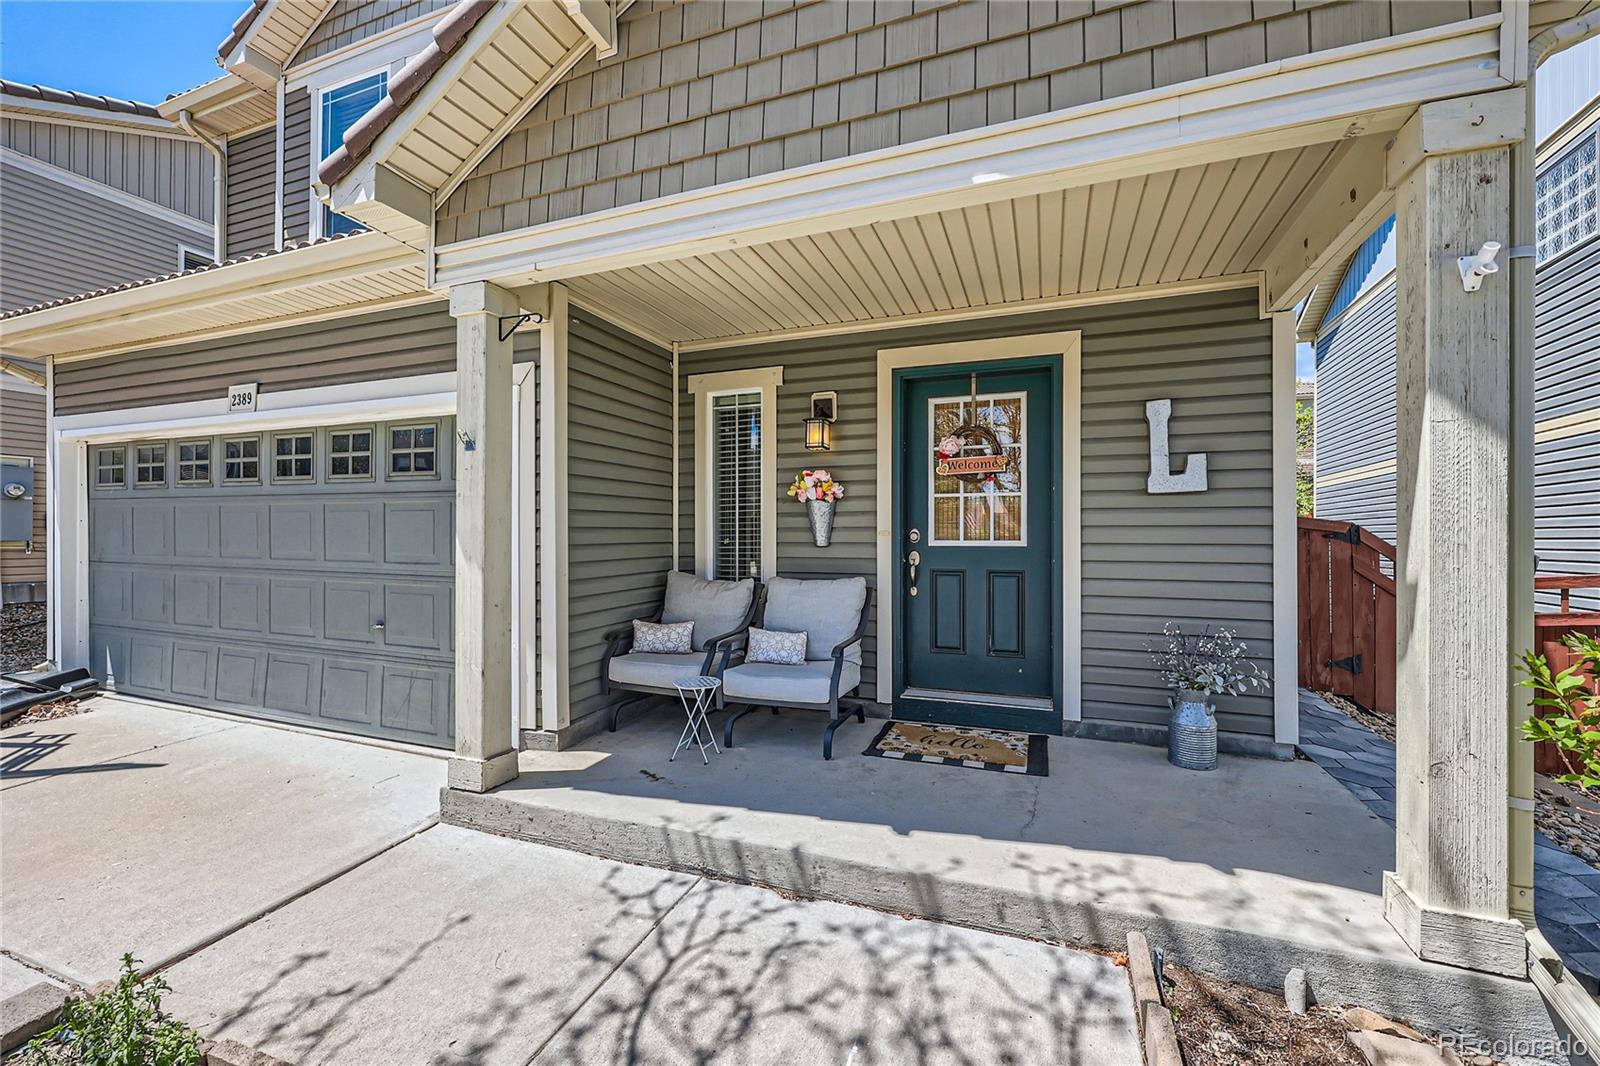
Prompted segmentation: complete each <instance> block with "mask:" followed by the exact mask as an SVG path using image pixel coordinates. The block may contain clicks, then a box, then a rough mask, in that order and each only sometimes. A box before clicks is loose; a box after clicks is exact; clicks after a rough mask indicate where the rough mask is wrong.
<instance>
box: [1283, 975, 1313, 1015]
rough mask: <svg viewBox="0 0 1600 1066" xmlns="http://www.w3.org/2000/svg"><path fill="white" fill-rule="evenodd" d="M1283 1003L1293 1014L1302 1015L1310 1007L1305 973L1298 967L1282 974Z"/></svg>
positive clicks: (1308, 987) (1309, 988)
mask: <svg viewBox="0 0 1600 1066" xmlns="http://www.w3.org/2000/svg"><path fill="white" fill-rule="evenodd" d="M1283 1002H1284V1003H1285V1004H1286V1005H1287V1006H1288V1008H1289V1010H1291V1011H1292V1012H1294V1013H1295V1014H1304V1013H1305V1012H1306V1010H1307V1008H1309V1007H1310V1006H1311V986H1310V985H1309V984H1307V983H1306V972H1305V971H1304V970H1302V969H1300V967H1298V966H1296V967H1295V968H1294V969H1292V970H1290V971H1289V972H1288V973H1286V974H1284V977H1283Z"/></svg>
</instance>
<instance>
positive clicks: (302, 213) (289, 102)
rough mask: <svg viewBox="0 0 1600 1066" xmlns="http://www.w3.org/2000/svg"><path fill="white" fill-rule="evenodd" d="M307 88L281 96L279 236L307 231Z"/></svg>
mask: <svg viewBox="0 0 1600 1066" xmlns="http://www.w3.org/2000/svg"><path fill="white" fill-rule="evenodd" d="M312 151H313V148H312V145H311V91H310V90H309V89H301V90H300V91H298V92H292V93H286V94H284V97H283V239H284V241H285V242H286V243H287V242H290V241H303V240H305V239H306V238H307V237H308V236H310V234H311V207H312V204H311V156H312Z"/></svg>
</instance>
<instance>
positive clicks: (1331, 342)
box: [1314, 275, 1395, 542]
mask: <svg viewBox="0 0 1600 1066" xmlns="http://www.w3.org/2000/svg"><path fill="white" fill-rule="evenodd" d="M1394 337H1395V282H1394V277H1393V276H1392V275H1391V276H1390V277H1389V279H1388V280H1386V281H1383V282H1381V283H1379V284H1378V285H1377V286H1375V287H1374V288H1373V290H1372V292H1371V293H1370V294H1369V295H1368V296H1367V298H1366V299H1364V300H1363V301H1362V302H1361V303H1359V304H1357V305H1355V306H1354V307H1353V308H1351V309H1350V310H1348V311H1347V312H1346V313H1345V314H1344V315H1343V316H1342V317H1341V318H1340V319H1339V320H1338V321H1336V322H1334V323H1333V325H1332V326H1331V327H1329V328H1328V329H1325V330H1324V331H1323V332H1322V334H1321V335H1320V336H1318V337H1317V406H1316V422H1315V427H1316V450H1315V454H1316V471H1317V477H1316V480H1315V482H1314V487H1315V496H1316V504H1315V507H1316V514H1317V516H1318V517H1320V518H1335V519H1341V520H1344V521H1348V522H1355V523H1357V524H1358V525H1361V526H1364V527H1366V528H1367V529H1370V530H1371V531H1372V532H1373V533H1375V534H1377V535H1378V536H1380V537H1382V538H1383V539H1384V540H1387V541H1390V542H1392V541H1393V540H1394V538H1395V511H1394V473H1393V470H1392V468H1391V470H1390V472H1388V473H1385V474H1378V475H1375V476H1373V477H1367V478H1362V479H1361V480H1359V481H1345V482H1340V483H1337V484H1333V485H1324V484H1323V482H1324V480H1325V479H1327V478H1330V477H1333V476H1335V475H1338V474H1341V473H1344V472H1346V471H1350V470H1355V469H1357V468H1359V467H1365V466H1371V465H1373V464H1375V463H1384V462H1388V463H1393V462H1394V458H1395V432H1394V427H1395V410H1394V396H1395V391H1394V386H1395V347H1394V345H1395V340H1394Z"/></svg>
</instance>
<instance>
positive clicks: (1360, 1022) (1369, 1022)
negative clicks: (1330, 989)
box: [1339, 1007, 1427, 1043]
mask: <svg viewBox="0 0 1600 1066" xmlns="http://www.w3.org/2000/svg"><path fill="white" fill-rule="evenodd" d="M1339 1019H1340V1021H1342V1022H1344V1026H1345V1028H1346V1029H1349V1030H1351V1031H1352V1032H1369V1033H1383V1034H1385V1035H1387V1036H1398V1037H1400V1038H1401V1039H1403V1040H1412V1041H1415V1042H1417V1043H1421V1042H1423V1041H1424V1040H1426V1039H1427V1038H1426V1037H1424V1036H1423V1035H1422V1034H1421V1033H1419V1032H1417V1031H1416V1030H1415V1029H1413V1028H1411V1026H1409V1025H1407V1024H1405V1023H1404V1022H1397V1021H1393V1020H1391V1019H1389V1018H1385V1017H1384V1016H1383V1015H1381V1014H1379V1013H1378V1012H1377V1011H1373V1010H1368V1009H1367V1008H1365V1007H1347V1008H1345V1011H1344V1013H1343V1014H1341V1015H1340V1016H1339Z"/></svg>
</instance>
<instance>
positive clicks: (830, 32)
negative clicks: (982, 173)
mask: <svg viewBox="0 0 1600 1066" xmlns="http://www.w3.org/2000/svg"><path fill="white" fill-rule="evenodd" d="M1297 8H1298V9H1299V10H1297ZM1307 8H1309V10H1306V9H1307ZM1492 10H1496V5H1494V4H1493V3H1490V2H1487V0H1471V2H1469V0H1437V2H1432V3H1400V2H1396V3H1379V2H1365V0H1363V2H1348V0H1340V2H1335V3H1329V4H1319V5H1315V6H1313V5H1310V4H1304V3H1302V4H1289V3H1286V2H1285V3H1257V4H1255V5H1254V6H1252V5H1251V4H1250V3H1249V2H1246V0H1237V2H1217V0H1210V2H1204V3H1202V2H1190V0H1182V2H1177V0H1142V2H1138V3H1121V4H1117V3H1094V4H1091V3H1089V2H1087V0H1078V2H1072V0H1068V2H1063V3H1060V4H1056V3H1022V2H1020V0H994V2H987V0H945V2H938V0H935V2H930V3H917V4H912V3H906V2H879V3H871V2H867V0H859V2H848V3H846V2H841V0H821V2H806V3H798V4H796V3H792V2H782V0H780V2H776V3H766V4H757V3H727V4H723V3H711V2H699V3H688V4H681V5H680V4H674V3H642V2H641V3H636V4H634V5H633V7H631V8H630V9H629V10H628V12H627V13H626V14H625V16H624V18H623V21H622V24H621V41H620V47H619V51H618V54H617V55H616V56H615V57H614V58H611V59H608V60H605V61H596V60H595V59H594V58H593V57H592V56H591V57H590V58H587V59H585V60H584V61H583V62H581V63H580V64H579V65H578V66H577V67H576V68H574V70H573V71H572V73H571V74H570V75H568V77H567V78H566V79H564V81H563V82H562V83H561V84H560V85H557V86H556V87H555V88H554V90H553V91H552V92H551V93H550V94H549V95H548V96H547V97H546V98H545V99H544V100H542V101H541V102H540V103H539V104H538V105H537V106H535V107H534V109H533V110H532V111H531V112H530V113H529V115H528V116H527V117H526V118H525V119H523V120H522V121H521V122H520V123H519V124H518V125H517V127H516V128H515V129H514V130H513V131H512V132H511V133H510V134H509V135H508V136H507V137H506V138H505V139H504V141H503V142H502V143H501V144H500V145H499V146H498V147H497V148H496V149H495V150H494V151H493V152H492V153H491V154H490V155H489V156H488V157H487V158H486V159H485V160H484V161H483V162H482V163H481V164H479V165H478V167H477V168H475V169H474V171H473V173H472V175H471V177H470V178H469V180H468V181H467V182H465V183H464V184H463V185H462V186H461V187H460V188H459V189H458V190H456V192H455V193H454V194H452V195H451V196H450V198H449V199H448V200H447V201H446V203H445V204H444V205H443V207H442V209H441V211H440V213H439V219H438V221H439V230H438V239H439V241H440V243H447V242H449V241H454V240H465V239H467V238H471V237H477V236H481V235H484V234H489V233H496V232H501V231H504V230H510V229H516V228H519V227H522V226H528V225H537V224H539V223H541V222H545V221H547V220H551V219H559V218H565V217H569V216H573V215H578V214H584V213H588V212H591V211H599V210H604V209H605V208H609V207H612V206H616V205H620V204H626V203H633V202H637V201H641V200H649V199H653V198H655V197H658V196H669V195H671V194H673V193H676V192H680V191H685V190H690V189H698V188H704V187H707V186H711V185H716V184H720V183H723V182H728V181H734V180H738V179H740V178H744V177H750V176H755V175H759V174H767V173H771V172H773V171H777V170H783V169H786V168H791V167H797V166H803V165H805V164H808V163H814V162H817V161H819V160H825V159H836V158H839V157H842V156H847V155H852V154H856V153H860V152H867V151H872V150H874V149H878V148H884V147H888V146H891V145H897V144H905V143H909V142H912V141H917V140H922V139H924V138H927V137H934V136H938V135H940V134H945V133H951V132H955V131H959V130H964V129H971V128H974V127H979V126H984V125H992V124H995V123H1000V122H1006V121H1010V120H1012V119H1016V118H1025V117H1027V116H1030V115H1037V114H1040V113H1042V112H1045V111H1053V110H1061V109H1064V108H1068V107H1072V106H1075V105H1078V104H1083V103H1088V102H1091V101H1095V100H1102V99H1110V98H1112V97H1117V96H1123V95H1126V94H1128V93H1135V92H1139V91H1141V90H1145V89H1150V88H1152V87H1156V86H1162V85H1169V84H1173V83H1176V82H1181V81H1187V80H1191V79H1195V78H1200V77H1205V76H1207V75H1212V74H1218V73H1222V72H1225V71H1231V70H1240V69H1243V68H1245V67H1250V66H1255V65H1258V64H1261V63H1265V62H1268V61H1271V60H1278V59H1284V58H1287V57H1289V56H1295V55H1300V54H1303V53H1306V52H1310V51H1319V50H1322V49H1326V48H1334V47H1337V46H1340V45H1346V44H1351V43H1355V42H1359V41H1367V40H1373V39H1376V38H1381V37H1386V36H1388V35H1390V34H1391V33H1400V32H1405V31H1408V30H1414V29H1420V28H1423V27H1426V26H1432V25H1438V24H1441V23H1446V22H1451V21H1455V20H1458V19H1464V18H1467V17H1469V16H1471V15H1473V14H1483V13H1485V12H1488V11H1492Z"/></svg>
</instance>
